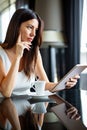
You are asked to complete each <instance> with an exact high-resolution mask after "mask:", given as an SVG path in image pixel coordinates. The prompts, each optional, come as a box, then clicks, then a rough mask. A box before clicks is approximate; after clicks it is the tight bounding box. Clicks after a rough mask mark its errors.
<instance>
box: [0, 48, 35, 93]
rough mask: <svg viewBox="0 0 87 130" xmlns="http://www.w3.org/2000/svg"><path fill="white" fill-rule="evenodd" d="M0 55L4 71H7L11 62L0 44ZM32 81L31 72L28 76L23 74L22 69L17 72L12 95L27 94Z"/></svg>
mask: <svg viewBox="0 0 87 130" xmlns="http://www.w3.org/2000/svg"><path fill="white" fill-rule="evenodd" d="M0 57H1V58H2V61H3V64H4V68H5V71H6V73H8V71H9V69H10V67H11V62H10V60H9V57H8V55H7V53H6V52H5V50H4V49H3V48H2V47H1V46H0ZM34 81H35V75H34V74H32V75H31V77H30V78H28V77H27V76H26V75H25V73H24V71H23V70H22V71H21V72H18V74H17V77H16V83H15V86H14V89H13V92H12V94H14V95H25V94H27V93H28V92H30V88H31V85H32V83H33V82H34Z"/></svg>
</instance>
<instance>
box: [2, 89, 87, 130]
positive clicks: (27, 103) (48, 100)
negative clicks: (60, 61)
mask: <svg viewBox="0 0 87 130" xmlns="http://www.w3.org/2000/svg"><path fill="white" fill-rule="evenodd" d="M64 95H66V96H64ZM72 117H73V119H72ZM29 129H31V130H34V129H35V130H38V129H39V130H41V129H42V130H49V129H50V130H51V129H55V130H58V129H59V130H77V129H79V130H87V91H85V90H78V89H71V90H64V91H62V92H58V93H56V94H53V95H50V96H44V97H32V96H28V95H24V96H13V97H11V98H7V99H5V98H4V99H3V98H0V130H29Z"/></svg>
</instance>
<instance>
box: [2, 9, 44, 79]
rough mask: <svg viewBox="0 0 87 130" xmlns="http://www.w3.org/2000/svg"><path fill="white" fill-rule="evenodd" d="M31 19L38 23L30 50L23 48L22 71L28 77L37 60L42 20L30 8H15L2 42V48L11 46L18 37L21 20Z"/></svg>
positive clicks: (40, 41)
mask: <svg viewBox="0 0 87 130" xmlns="http://www.w3.org/2000/svg"><path fill="white" fill-rule="evenodd" d="M31 19H37V20H38V23H39V27H38V30H37V31H36V36H35V38H34V40H33V41H32V48H31V51H27V50H26V49H25V50H24V55H23V59H24V72H25V74H26V75H27V76H29V77H30V74H31V73H32V72H33V71H34V68H35V64H36V60H37V50H38V47H40V46H41V43H42V30H43V21H42V19H41V18H40V17H39V15H38V14H37V13H36V12H34V11H33V10H30V9H25V8H20V9H18V10H16V12H15V13H14V15H13V16H12V18H11V20H10V23H9V26H8V29H7V33H6V38H5V40H4V42H3V44H2V47H3V48H4V49H10V48H12V47H13V46H14V45H15V44H16V42H17V39H18V36H19V29H20V26H21V24H22V23H23V22H25V21H27V20H31Z"/></svg>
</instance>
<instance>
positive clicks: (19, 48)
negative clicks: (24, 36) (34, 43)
mask: <svg viewBox="0 0 87 130" xmlns="http://www.w3.org/2000/svg"><path fill="white" fill-rule="evenodd" d="M30 48H31V42H26V41H22V40H21V34H19V37H18V40H17V43H16V57H18V58H21V57H22V56H23V52H24V49H27V50H28V51H29V50H30Z"/></svg>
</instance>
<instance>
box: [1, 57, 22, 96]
mask: <svg viewBox="0 0 87 130" xmlns="http://www.w3.org/2000/svg"><path fill="white" fill-rule="evenodd" d="M19 62H20V59H19V58H17V57H14V60H13V62H12V65H11V68H10V70H9V72H8V73H7V74H6V72H5V68H4V65H3V62H2V59H1V58H0V92H1V93H2V95H3V96H5V97H10V96H11V93H12V90H13V88H14V84H15V79H16V75H17V73H18V69H19Z"/></svg>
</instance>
